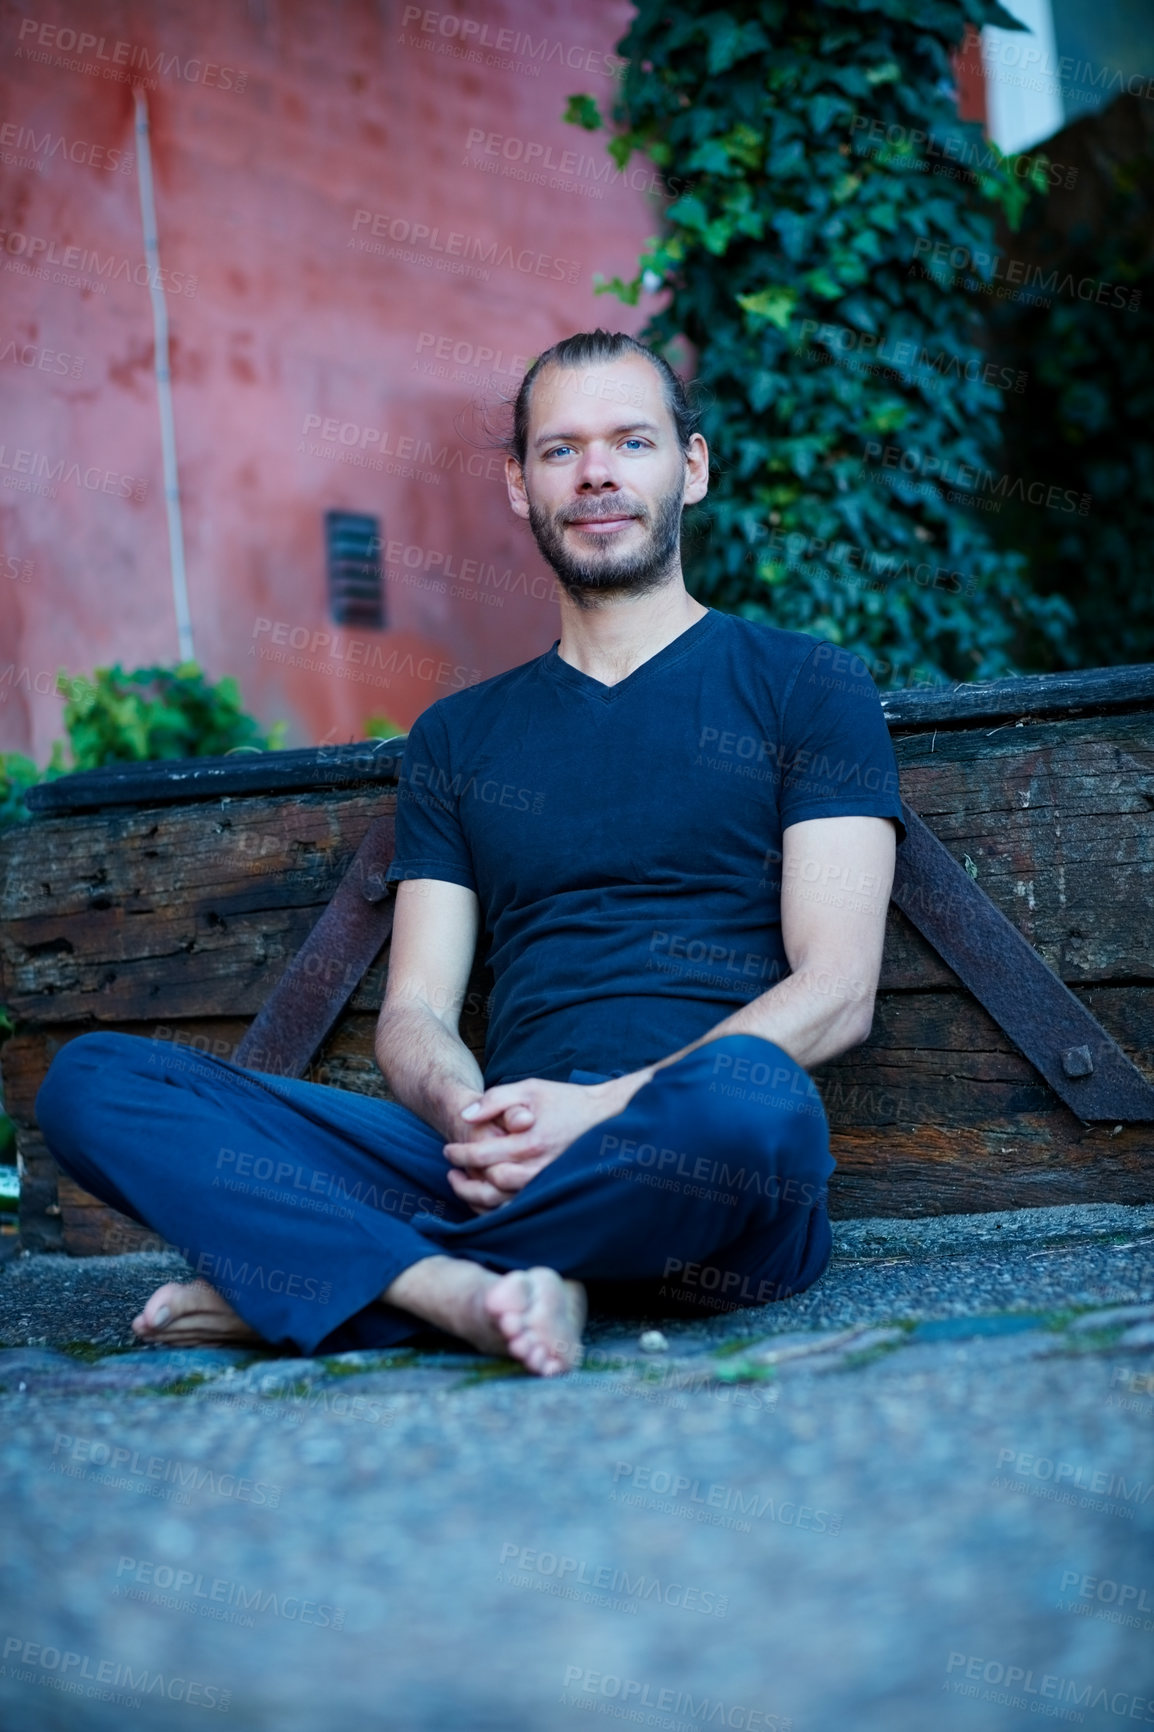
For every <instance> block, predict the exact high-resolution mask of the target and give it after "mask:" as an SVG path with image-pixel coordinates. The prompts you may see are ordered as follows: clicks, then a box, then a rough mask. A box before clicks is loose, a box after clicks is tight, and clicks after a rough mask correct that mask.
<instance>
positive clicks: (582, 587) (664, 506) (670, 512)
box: [529, 482, 682, 608]
mask: <svg viewBox="0 0 1154 1732" xmlns="http://www.w3.org/2000/svg"><path fill="white" fill-rule="evenodd" d="M681 509H682V505H681V483H680V482H679V483H678V485H677V487H676V488H673V489H671V490H670V491H669V492H668V493H666V494H663V495H662V496H661V498H660V499H658V500H657V502H656V504H655V505H654V507H653V510H652V512H650V511H647V510H646V509H645V507H644V505H642V504H641V501H640V500H637V499H630V498H622V496H621V495H620V494H618V495H615V496H614V497H613V498H606V497H605V496H604V495H602V496H601V497H600V498H598V499H588V500H579V501H574V502H573V503H572V504H570V505H567V506H566V507H565V508H564V509H563V510H562V511H559V512H556V513H555V514H550V513H549V512H548V511H546V510H545V508H544V506H541V505H535V504H533V502H532V501H530V504H529V527H530V529H531V530H532V531H533V539H534V541H535V542H536V543H537V547H538V549H539V551H540V554H541V557H542V559H543V560H544V561H545V563H546V564H547V565H549V566H551V567H552V570H553V571H554V573H555V574H556V577H557V581H558V583H559V584H560V585H561V587H562V589H564V590H565V592H566V594H567V595H568V596H569V598H570V600H571V601H574V602H576V604H577V606H578V607H583V608H592V607H596V605H597V601H598V598H599V597H601V596H607V595H648V594H649V593H650V591H652V590H655V589H660V588H662V586H663V585H664V584H666V583H667V582H668V581H669V579H670V577H671V576H672V574H673V572H674V571H675V569H676V567H677V560H678V555H679V553H680V549H681ZM623 515H629V516H631V517H635V518H636V519H637V520H638V522H639V523H641V525H642V526H643V527H644V528H646V529H647V530H648V533H647V534H646V537H645V539H644V541H643V542H642V543H641V546H640V547H637V548H634V550H633V551H632V552H631V553H620V552H618V550H617V549H616V548H615V547H614V546H613V545H612V542H611V540H609V541H606V543H605V545H604V546H599V545H594V546H593V547H591V548H590V549H589V551H588V553H572V552H571V551H570V550H569V548H568V547H567V546H566V545H565V527H566V525H567V524H570V523H588V522H589V521H590V520H591V519H593V520H595V519H597V518H603V517H621V516H623ZM625 533H626V534H627V533H628V531H626V532H625Z"/></svg>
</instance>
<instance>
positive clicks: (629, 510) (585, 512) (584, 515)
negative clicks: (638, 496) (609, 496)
mask: <svg viewBox="0 0 1154 1732" xmlns="http://www.w3.org/2000/svg"><path fill="white" fill-rule="evenodd" d="M646 516H648V513H647V512H646V511H645V510H644V509H643V508H641V507H638V506H635V505H633V504H631V503H626V504H620V505H619V504H617V503H615V502H611V501H609V500H606V501H605V503H604V504H602V503H601V502H600V501H599V500H590V502H589V505H588V506H587V507H586V506H573V507H572V508H571V509H570V510H569V511H567V512H566V513H565V515H564V517H562V518H561V522H562V523H597V522H599V521H600V520H601V519H603V518H606V517H636V518H644V517H646Z"/></svg>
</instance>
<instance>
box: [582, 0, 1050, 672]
mask: <svg viewBox="0 0 1154 1732" xmlns="http://www.w3.org/2000/svg"><path fill="white" fill-rule="evenodd" d="M967 23H968V24H971V25H974V26H978V25H981V24H983V23H991V24H1000V25H1002V26H1003V27H1013V26H1014V20H1013V19H1011V18H1010V17H1009V16H1008V14H1007V13H1005V12H1004V11H1003V10H1002V9H1001V7H1000V6H999V5H998V4H997V3H996V0H935V3H934V4H933V5H932V6H927V5H925V4H924V0H873V3H871V4H868V5H867V4H864V3H863V0H743V3H741V0H739V3H737V4H734V5H730V6H727V7H724V8H721V7H718V6H716V5H715V4H712V3H711V0H684V3H683V4H681V5H679V6H678V7H677V8H676V10H675V11H673V12H671V11H670V10H669V8H668V7H666V6H665V5H663V4H660V3H659V0H639V3H638V6H637V12H636V16H635V18H634V21H633V24H632V26H631V28H630V30H629V32H628V34H627V36H626V37H625V38H624V40H623V41H622V42H621V43H620V44H619V46H618V52H619V53H620V54H621V55H622V56H623V57H624V58H625V60H626V61H627V65H626V67H625V71H624V76H623V80H622V84H621V88H620V95H619V98H618V101H617V105H616V107H615V109H614V110H613V119H614V121H615V123H616V126H617V133H616V136H615V137H614V139H613V140H612V142H611V144H610V151H611V153H612V155H613V156H614V159H615V160H616V161H617V163H618V164H619V165H623V164H624V163H625V162H626V161H627V160H628V158H629V155H630V153H631V152H632V151H634V150H643V151H644V152H645V153H646V154H647V155H648V157H649V158H650V160H651V161H652V162H653V163H655V164H656V166H657V168H658V169H659V170H660V172H661V173H662V174H663V175H664V176H665V177H666V182H667V185H668V187H669V188H670V190H672V191H675V192H676V193H677V196H676V197H675V199H674V200H673V202H672V203H671V204H669V205H668V207H667V208H666V210H665V212H664V232H663V233H662V234H661V235H660V236H658V237H655V238H654V239H653V240H652V241H651V242H650V243H649V245H648V247H647V250H646V251H645V253H644V255H643V257H642V259H641V261H640V268H639V270H638V273H637V275H636V277H635V278H634V279H633V280H632V281H631V282H622V281H621V280H620V279H614V281H613V282H611V283H608V284H602V287H603V288H605V289H607V290H612V291H613V292H614V293H616V294H618V295H619V296H621V298H623V299H624V300H626V301H627V302H631V303H634V304H635V303H636V302H637V300H638V298H639V295H640V293H641V290H642V288H643V287H645V288H653V287H655V286H657V285H660V286H661V287H663V288H665V289H668V290H669V291H670V299H669V302H668V304H667V306H666V307H665V308H664V309H663V310H662V311H660V312H658V313H657V314H656V315H655V316H654V317H653V318H651V319H650V321H649V323H648V325H647V326H646V329H645V333H644V335H645V337H646V340H648V341H650V342H652V343H654V344H655V345H656V346H658V347H660V348H662V349H663V350H664V351H665V352H666V353H668V354H669V355H670V358H671V359H673V360H676V359H677V354H676V350H677V345H678V344H679V342H680V341H681V340H682V339H684V340H687V341H688V343H689V344H690V345H691V346H692V352H693V357H694V361H695V374H696V378H697V380H698V381H699V387H700V389H701V391H702V395H703V398H704V401H705V404H706V420H705V432H706V435H707V437H708V439H709V442H710V448H711V451H712V453H713V457H714V475H713V481H712V486H711V493H710V497H709V500H708V501H707V502H706V504H705V505H704V506H703V507H701V508H699V511H698V513H697V521H698V525H699V527H698V528H697V530H696V531H695V530H694V529H693V528H692V527H691V525H692V521H693V520H692V518H691V519H690V520H689V521H688V522H687V536H686V550H685V563H686V579H687V582H688V583H689V586H690V588H691V589H692V590H693V592H694V593H695V594H696V595H697V596H699V597H700V598H701V599H702V600H703V601H707V602H710V603H711V604H713V605H714V606H717V607H722V608H727V609H730V610H731V611H733V612H736V613H740V614H743V615H745V616H746V617H748V618H752V619H760V620H767V621H771V622H772V623H774V624H776V625H780V626H783V627H786V628H789V629H794V630H805V631H809V632H813V633H815V634H817V635H820V636H823V637H827V638H831V639H832V640H833V641H835V642H838V643H842V644H845V645H846V646H847V647H849V648H851V649H853V650H856V651H857V652H858V653H859V654H861V655H862V656H863V657H864V658H865V659H866V660H867V662H869V663H870V665H871V666H872V668H873V670H874V672H875V676H876V677H877V678H878V679H879V682H880V683H883V684H887V683H895V684H902V683H910V681H911V674H912V672H913V670H917V671H918V673H919V674H920V675H922V676H923V677H925V678H927V679H944V678H950V679H956V678H962V679H972V678H975V677H978V678H988V677H992V676H994V675H997V674H1001V673H1006V672H1012V671H1015V669H1016V667H1019V666H1032V665H1037V663H1038V662H1039V661H1043V662H1045V661H1047V660H1048V659H1052V658H1060V657H1062V656H1063V655H1065V654H1068V653H1069V646H1068V633H1069V628H1070V625H1071V623H1072V618H1073V615H1072V613H1071V610H1070V607H1069V605H1068V603H1067V602H1066V601H1065V600H1063V599H1062V598H1060V597H1056V596H1049V597H1040V596H1039V595H1037V594H1036V593H1035V591H1034V590H1033V588H1032V587H1031V585H1030V583H1029V582H1028V580H1027V577H1026V574H1025V559H1024V557H1023V556H1022V554H1021V553H1020V552H1017V551H1015V550H1013V549H1000V550H999V549H997V548H995V546H994V545H993V542H992V540H991V536H990V533H989V530H988V527H987V523H986V521H985V520H984V519H983V516H982V514H981V512H980V511H978V510H977V509H975V508H974V506H975V501H974V498H973V495H972V492H971V491H970V490H969V489H968V488H966V487H963V489H962V490H961V491H959V490H958V487H957V486H956V485H954V484H953V482H952V481H951V482H944V481H943V479H942V478H943V477H950V478H955V477H958V476H959V475H961V476H963V477H966V478H969V477H972V476H976V475H979V474H982V473H989V471H990V466H991V463H992V462H993V461H995V458H994V454H995V453H996V452H997V449H998V424H999V415H1000V412H1001V408H1002V401H1001V396H1002V394H1001V391H1000V390H999V388H998V386H997V385H996V384H995V383H993V382H991V381H990V379H989V376H988V373H986V372H984V371H983V365H984V363H985V362H986V360H987V352H986V340H987V333H986V324H985V316H984V311H983V307H984V302H983V297H982V296H981V295H980V294H975V293H973V292H972V291H971V290H970V289H968V288H967V287H966V285H965V283H964V281H952V282H946V281H943V280H942V279H941V278H940V277H937V276H933V275H930V274H928V273H926V272H925V271H924V270H922V269H921V264H922V262H923V261H924V259H925V258H926V256H927V255H928V254H929V253H931V251H932V248H933V247H934V245H935V244H936V243H938V242H946V243H948V245H949V246H952V247H957V246H962V247H965V248H967V249H968V250H969V252H970V253H971V254H982V253H985V254H987V255H988V256H989V257H990V258H991V259H992V257H993V254H994V252H995V245H994V223H995V217H996V215H997V214H998V212H999V211H1002V212H1005V213H1006V215H1007V216H1008V218H1009V220H1011V221H1015V222H1016V221H1017V220H1018V219H1019V217H1020V215H1021V211H1022V209H1023V207H1024V205H1025V203H1026V202H1027V198H1028V196H1029V186H1030V184H1031V183H1032V182H1033V183H1040V182H1041V180H1042V178H1043V176H1044V172H1045V164H1044V163H1043V162H1042V161H1041V160H1040V159H1039V160H1038V161H1036V162H1025V163H1022V162H1018V161H1008V160H1007V159H1005V158H1003V157H1002V156H1001V155H1000V153H999V152H998V151H997V150H996V148H995V147H993V146H989V145H987V144H986V143H985V142H984V141H983V140H982V138H981V134H980V130H979V128H978V127H976V126H974V125H963V124H961V123H960V122H959V121H958V119H957V115H956V104H955V100H954V97H953V94H952V73H951V56H952V54H953V52H954V51H955V49H956V48H957V46H958V45H959V44H960V42H961V40H962V37H963V32H964V28H965V26H966V25H967ZM567 118H568V119H569V120H571V121H572V122H573V123H574V124H576V125H580V126H584V127H585V128H587V129H594V128H596V127H597V126H598V125H600V124H602V120H601V116H600V114H599V112H598V110H597V107H596V104H595V102H594V101H593V99H592V98H590V97H588V96H580V97H574V98H573V99H572V100H571V102H570V105H569V109H568V112H567ZM875 128H876V129H877V130H874V129H875ZM919 140H920V141H921V142H919ZM863 141H864V143H865V146H866V148H864V149H863V148H862V146H863ZM927 141H928V142H927ZM923 151H924V152H925V154H919V153H920V152H923ZM934 152H937V153H938V154H937V155H935V154H934ZM991 271H992V266H987V267H984V273H985V276H986V277H988V276H989V275H990V274H991ZM979 274H980V273H979V272H978V271H977V270H976V269H975V271H974V275H975V276H977V275H979ZM894 453H896V454H897V455H892V454H894ZM891 455H892V461H891ZM909 463H913V464H914V465H915V467H914V470H913V472H909V473H907V472H905V470H903V467H902V465H903V464H909Z"/></svg>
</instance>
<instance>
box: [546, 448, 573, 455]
mask: <svg viewBox="0 0 1154 1732" xmlns="http://www.w3.org/2000/svg"><path fill="white" fill-rule="evenodd" d="M572 449H573V447H572V445H554V446H553V447H552V449H551V450H549V451H546V453H545V455H546V457H556V456H557V454H558V452H560V451H572Z"/></svg>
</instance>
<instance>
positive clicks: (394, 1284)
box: [381, 1252, 497, 1334]
mask: <svg viewBox="0 0 1154 1732" xmlns="http://www.w3.org/2000/svg"><path fill="white" fill-rule="evenodd" d="M496 1279H497V1277H496V1276H495V1275H494V1274H493V1273H492V1271H491V1270H489V1269H484V1268H482V1266H481V1265H480V1263H472V1262H470V1261H469V1260H468V1259H467V1258H465V1257H446V1256H443V1255H442V1254H441V1253H439V1252H437V1253H434V1254H433V1255H432V1256H431V1257H422V1258H421V1259H420V1260H419V1262H416V1263H410V1264H409V1267H408V1268H407V1269H402V1271H401V1273H400V1274H399V1275H398V1276H397V1277H396V1279H395V1280H394V1281H391V1282H390V1283H389V1285H388V1286H387V1287H386V1288H385V1291H384V1292H383V1293H382V1295H381V1297H382V1299H384V1301H385V1302H386V1304H388V1305H395V1306H396V1307H397V1308H398V1309H399V1310H401V1311H408V1312H409V1313H410V1314H411V1315H412V1316H414V1317H419V1318H420V1319H421V1321H422V1322H424V1323H433V1324H436V1325H438V1326H439V1327H441V1328H445V1327H449V1328H450V1332H451V1333H454V1334H455V1333H456V1331H455V1330H453V1329H452V1328H451V1326H452V1324H453V1323H454V1322H456V1321H458V1320H459V1315H460V1310H461V1307H462V1305H467V1304H468V1303H469V1302H470V1300H472V1299H474V1298H475V1297H476V1296H477V1295H478V1294H479V1293H481V1292H483V1291H484V1289H485V1288H486V1287H488V1286H491V1285H492V1283H493V1282H494V1281H495V1280H496Z"/></svg>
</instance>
